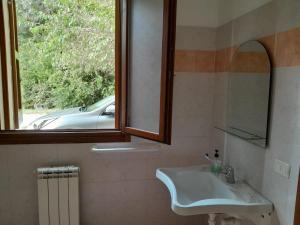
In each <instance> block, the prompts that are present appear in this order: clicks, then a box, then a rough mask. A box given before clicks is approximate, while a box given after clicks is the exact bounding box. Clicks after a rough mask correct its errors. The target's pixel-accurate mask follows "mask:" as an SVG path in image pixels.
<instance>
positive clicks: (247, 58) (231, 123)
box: [218, 41, 271, 147]
mask: <svg viewBox="0 0 300 225" xmlns="http://www.w3.org/2000/svg"><path fill="white" fill-rule="evenodd" d="M227 79H228V82H227V103H226V109H225V110H226V119H225V120H226V121H225V125H224V127H218V128H220V129H221V130H223V131H225V132H227V133H230V134H232V135H235V136H237V137H240V138H242V139H244V140H246V141H249V142H251V143H253V144H256V145H258V146H261V147H266V146H267V138H268V115H269V102H270V100H269V97H270V84H271V64H270V60H269V56H268V53H267V51H266V49H265V48H264V46H263V45H262V44H260V43H259V42H257V41H249V42H247V43H245V44H243V45H241V46H240V47H239V48H238V49H237V50H236V52H235V54H234V56H233V60H232V63H231V65H230V69H229V73H228V75H227Z"/></svg>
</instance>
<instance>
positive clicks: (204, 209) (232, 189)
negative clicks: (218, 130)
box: [156, 166, 273, 216]
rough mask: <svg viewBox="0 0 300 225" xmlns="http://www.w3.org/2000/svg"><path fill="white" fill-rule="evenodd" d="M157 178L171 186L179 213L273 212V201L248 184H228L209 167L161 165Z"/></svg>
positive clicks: (174, 202)
mask: <svg viewBox="0 0 300 225" xmlns="http://www.w3.org/2000/svg"><path fill="white" fill-rule="evenodd" d="M156 177H157V178H158V179H159V180H161V181H162V182H163V183H164V184H165V185H166V186H167V188H168V189H169V192H170V194H171V207H172V210H173V211H174V212H175V213H177V214H179V215H184V216H186V215H196V214H216V213H224V214H249V213H251V214H252V213H254V214H261V215H262V214H266V213H271V212H272V211H273V206H272V203H271V202H270V201H268V200H267V199H265V198H264V197H262V196H261V195H260V194H259V193H257V192H256V191H254V190H253V189H252V188H251V187H250V186H248V185H247V184H246V183H244V182H236V183H235V184H227V183H226V182H225V181H224V180H223V178H222V176H221V175H220V176H216V175H214V174H213V173H211V172H210V171H209V170H208V169H207V167H203V166H194V167H181V168H179V167H178V168H160V169H157V170H156Z"/></svg>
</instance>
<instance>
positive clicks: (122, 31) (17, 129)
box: [0, 0, 176, 144]
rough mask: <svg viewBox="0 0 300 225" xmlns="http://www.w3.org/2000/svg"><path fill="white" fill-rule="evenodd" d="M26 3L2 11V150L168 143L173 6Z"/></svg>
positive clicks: (95, 0)
mask: <svg viewBox="0 0 300 225" xmlns="http://www.w3.org/2000/svg"><path fill="white" fill-rule="evenodd" d="M22 2H23V1H18V2H15V1H2V6H1V10H0V19H1V21H0V29H1V34H0V35H1V36H0V38H1V42H0V44H1V78H2V79H1V85H0V86H1V89H2V90H1V98H0V102H1V108H0V116H1V117H0V118H1V132H0V143H2V144H5V143H7V144H10V143H12V144H18V143H53V142H55V143H66V142H114V141H128V140H129V137H130V135H135V136H139V137H143V138H148V139H151V140H155V141H159V142H164V143H170V136H171V132H170V131H171V102H172V81H173V62H174V34H175V14H176V12H175V11H176V10H175V8H176V2H174V1H170V0H155V1H147V0H85V1H77V2H76V3H74V2H73V1H61V0H53V1H41V3H42V2H43V4H39V1H36V0H35V1H33V0H32V1H26V3H25V2H24V3H23V5H22ZM28 2H31V4H28ZM46 3H47V4H48V5H47V4H46ZM35 14H37V15H38V16H36V15H35ZM42 113H43V114H44V115H42Z"/></svg>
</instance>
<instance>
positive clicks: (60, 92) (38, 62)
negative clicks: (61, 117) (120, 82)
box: [16, 0, 115, 109]
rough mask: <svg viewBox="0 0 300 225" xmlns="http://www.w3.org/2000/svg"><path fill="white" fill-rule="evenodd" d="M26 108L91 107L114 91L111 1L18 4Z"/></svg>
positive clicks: (27, 1)
mask: <svg viewBox="0 0 300 225" xmlns="http://www.w3.org/2000/svg"><path fill="white" fill-rule="evenodd" d="M16 3H17V16H18V38H19V59H20V74H21V87H22V98H23V107H24V108H28V109H29V108H34V107H36V106H43V107H46V108H66V107H75V106H83V105H90V104H92V103H94V102H96V101H98V100H100V99H102V98H104V97H106V96H108V95H112V94H113V93H114V33H115V26H114V25H115V24H114V21H115V9H114V1H113V0H17V1H16Z"/></svg>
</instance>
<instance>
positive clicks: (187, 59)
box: [175, 50, 216, 72]
mask: <svg viewBox="0 0 300 225" xmlns="http://www.w3.org/2000/svg"><path fill="white" fill-rule="evenodd" d="M215 55H216V53H215V51H185V50H177V51H176V52H175V71H176V72H214V71H215Z"/></svg>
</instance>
